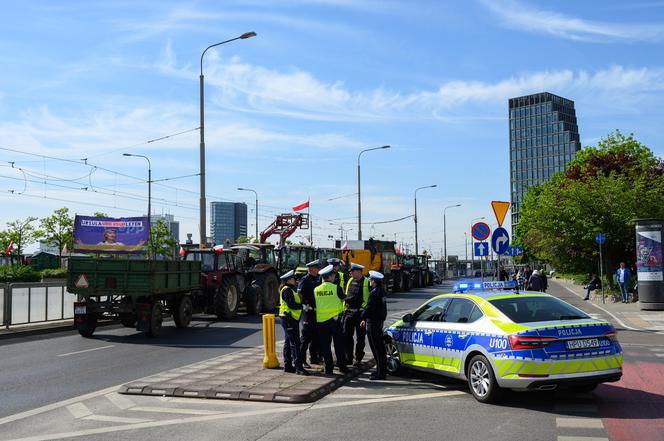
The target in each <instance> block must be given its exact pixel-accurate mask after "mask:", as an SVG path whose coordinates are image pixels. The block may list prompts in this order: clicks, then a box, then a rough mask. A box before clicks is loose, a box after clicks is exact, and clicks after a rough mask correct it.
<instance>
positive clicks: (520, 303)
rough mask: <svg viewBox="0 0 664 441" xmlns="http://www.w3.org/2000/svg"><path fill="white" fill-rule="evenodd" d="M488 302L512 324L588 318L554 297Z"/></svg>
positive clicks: (515, 298) (512, 298) (516, 298)
mask: <svg viewBox="0 0 664 441" xmlns="http://www.w3.org/2000/svg"><path fill="white" fill-rule="evenodd" d="M490 302H491V304H492V305H493V306H495V307H496V308H498V309H499V310H500V312H502V313H503V314H505V315H506V316H507V317H508V318H509V319H510V320H512V321H513V322H514V323H531V322H548V321H556V320H577V319H587V318H589V317H588V315H587V314H585V313H584V312H583V311H581V310H579V309H576V308H575V307H573V306H572V305H568V304H567V303H565V302H562V301H560V300H558V299H556V298H555V297H549V296H536V297H535V296H533V297H528V296H519V297H516V296H515V297H509V298H506V299H496V300H490Z"/></svg>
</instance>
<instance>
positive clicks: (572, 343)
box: [565, 338, 599, 350]
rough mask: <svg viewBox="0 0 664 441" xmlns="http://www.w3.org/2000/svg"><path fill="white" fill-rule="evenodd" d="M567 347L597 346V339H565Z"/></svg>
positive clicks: (585, 347) (584, 347) (587, 347)
mask: <svg viewBox="0 0 664 441" xmlns="http://www.w3.org/2000/svg"><path fill="white" fill-rule="evenodd" d="M565 346H566V347H567V349H571V350H574V349H589V348H599V339H597V338H586V339H584V340H567V341H566V342H565Z"/></svg>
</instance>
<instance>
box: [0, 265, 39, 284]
mask: <svg viewBox="0 0 664 441" xmlns="http://www.w3.org/2000/svg"><path fill="white" fill-rule="evenodd" d="M40 281H41V274H39V273H38V272H37V271H35V270H33V269H32V267H30V266H27V265H10V266H3V267H0V283H13V282H40Z"/></svg>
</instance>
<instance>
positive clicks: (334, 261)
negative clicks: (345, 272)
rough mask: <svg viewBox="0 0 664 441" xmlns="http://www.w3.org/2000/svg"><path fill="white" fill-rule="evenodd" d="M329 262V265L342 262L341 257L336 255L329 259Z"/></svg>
mask: <svg viewBox="0 0 664 441" xmlns="http://www.w3.org/2000/svg"><path fill="white" fill-rule="evenodd" d="M327 263H328V264H329V265H339V264H341V259H337V258H336V257H333V258H331V259H327Z"/></svg>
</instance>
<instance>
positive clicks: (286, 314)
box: [279, 270, 309, 375]
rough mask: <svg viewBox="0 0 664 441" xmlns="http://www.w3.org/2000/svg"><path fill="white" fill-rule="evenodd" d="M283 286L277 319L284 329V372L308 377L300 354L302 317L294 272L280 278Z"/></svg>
mask: <svg viewBox="0 0 664 441" xmlns="http://www.w3.org/2000/svg"><path fill="white" fill-rule="evenodd" d="M281 283H282V284H283V285H282V287H281V290H280V292H279V294H280V302H279V317H281V326H283V328H284V334H285V336H286V342H285V344H284V372H290V373H295V374H297V375H309V372H307V371H306V370H305V369H304V367H303V366H302V355H301V353H300V349H301V348H300V345H301V343H300V316H301V315H302V302H301V301H300V295H299V294H298V293H297V291H295V271H293V270H291V271H288V272H287V273H286V274H284V275H283V276H281Z"/></svg>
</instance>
